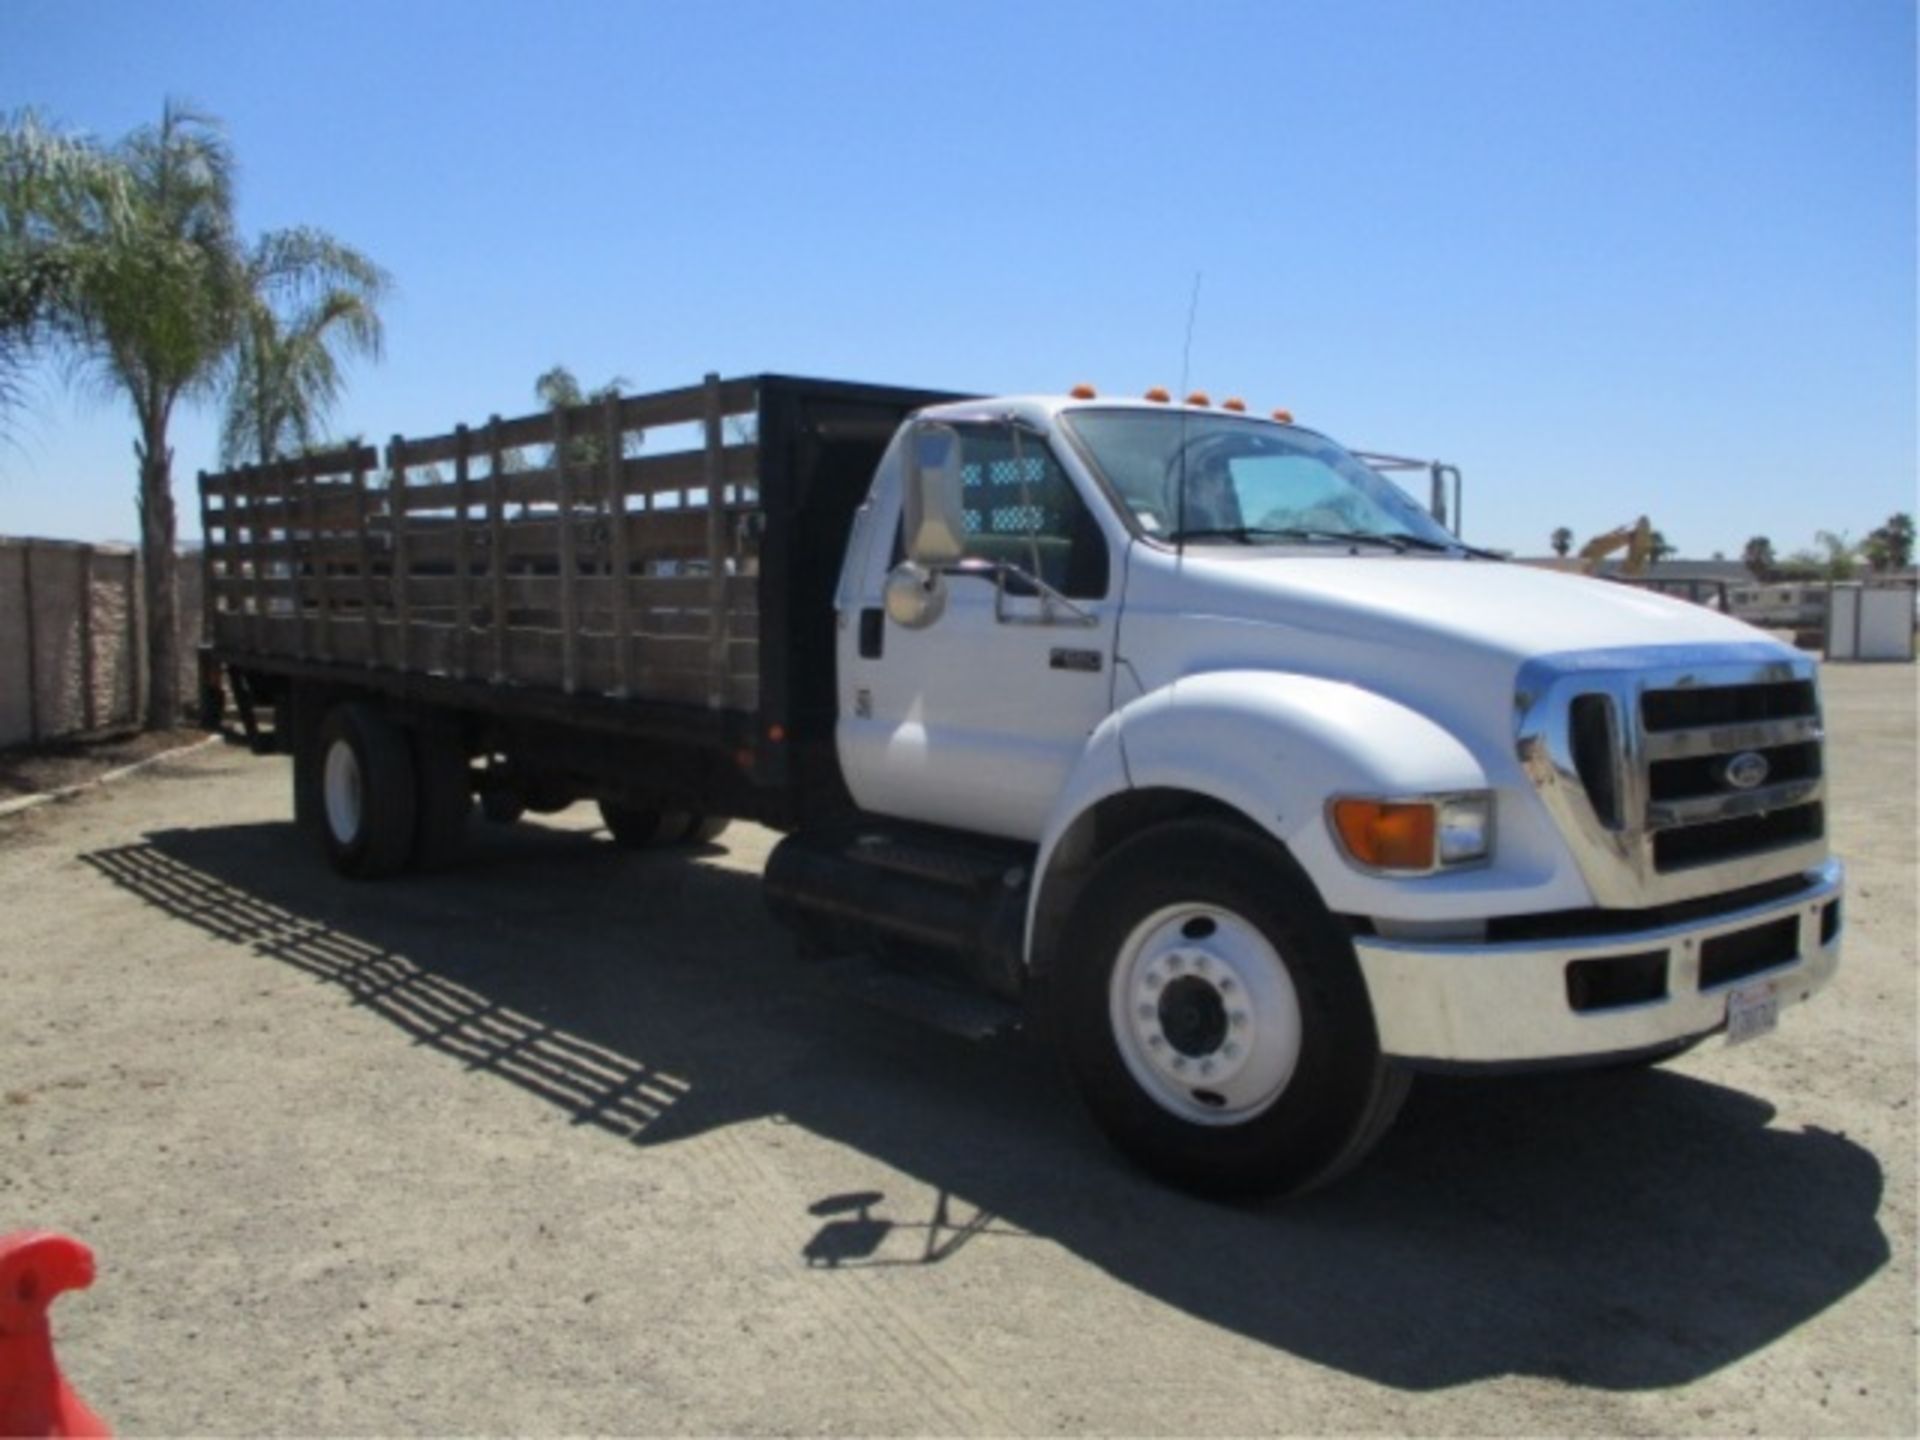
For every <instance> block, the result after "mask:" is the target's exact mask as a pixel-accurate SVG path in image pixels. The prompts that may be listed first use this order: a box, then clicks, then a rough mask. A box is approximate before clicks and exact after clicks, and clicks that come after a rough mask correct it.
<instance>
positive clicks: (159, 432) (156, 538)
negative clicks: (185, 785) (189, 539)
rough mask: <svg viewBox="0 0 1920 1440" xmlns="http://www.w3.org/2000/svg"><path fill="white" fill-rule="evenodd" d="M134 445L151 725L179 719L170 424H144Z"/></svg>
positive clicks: (163, 725) (156, 726) (159, 726)
mask: <svg viewBox="0 0 1920 1440" xmlns="http://www.w3.org/2000/svg"><path fill="white" fill-rule="evenodd" d="M141 428H142V431H143V438H142V439H141V440H140V441H139V442H137V443H136V444H135V445H134V447H133V449H134V454H136V455H137V456H138V457H139V459H140V551H141V555H142V558H143V559H144V560H145V562H146V563H145V565H144V566H143V567H142V568H143V570H144V571H145V575H146V593H145V599H146V604H147V728H148V729H150V730H160V729H165V728H166V727H168V726H172V725H178V724H179V723H180V612H179V603H178V602H179V598H180V597H179V590H178V587H177V586H176V585H175V583H174V581H175V576H174V572H175V570H176V569H177V568H178V566H177V564H176V555H177V547H176V544H175V525H174V513H173V452H172V451H171V450H169V449H168V448H167V435H166V426H165V424H164V422H162V423H161V424H159V425H154V424H147V425H143V426H142V427H141Z"/></svg>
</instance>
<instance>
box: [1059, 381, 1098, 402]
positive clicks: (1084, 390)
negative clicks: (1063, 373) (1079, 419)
mask: <svg viewBox="0 0 1920 1440" xmlns="http://www.w3.org/2000/svg"><path fill="white" fill-rule="evenodd" d="M1067 393H1068V394H1069V395H1071V396H1073V398H1074V399H1076V400H1093V399H1097V398H1098V397H1099V394H1100V392H1099V391H1098V390H1096V389H1094V388H1093V386H1091V385H1086V384H1081V385H1076V386H1074V387H1073V389H1071V390H1069V391H1068V392H1067Z"/></svg>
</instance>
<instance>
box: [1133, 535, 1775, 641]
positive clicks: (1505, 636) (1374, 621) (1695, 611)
mask: <svg viewBox="0 0 1920 1440" xmlns="http://www.w3.org/2000/svg"><path fill="white" fill-rule="evenodd" d="M1155 559H1157V560H1164V562H1165V564H1166V565H1167V566H1172V565H1174V564H1175V561H1174V559H1173V557H1171V556H1156V557H1155ZM1178 566H1179V569H1181V570H1183V571H1184V572H1185V578H1186V581H1187V582H1188V585H1189V586H1190V587H1191V590H1192V592H1194V593H1192V594H1191V599H1193V600H1195V601H1200V600H1202V599H1203V597H1204V599H1205V600H1207V601H1211V602H1213V605H1211V606H1210V605H1208V604H1205V603H1202V604H1198V605H1196V606H1195V607H1194V608H1196V609H1199V610H1202V611H1205V610H1208V609H1211V608H1213V607H1214V606H1217V607H1218V611H1219V613H1220V614H1221V615H1222V617H1223V618H1229V617H1230V618H1236V619H1246V620H1255V621H1266V622H1269V623H1272V624H1276V625H1280V626H1284V627H1287V628H1299V629H1302V630H1308V631H1317V630H1321V629H1332V630H1335V631H1339V632H1342V633H1344V634H1345V635H1347V636H1348V637H1349V638H1350V639H1351V638H1359V637H1358V636H1357V635H1356V634H1355V632H1356V631H1360V632H1365V633H1366V634H1367V636H1368V638H1374V639H1386V640H1390V639H1392V638H1393V637H1394V636H1396V635H1397V636H1399V637H1401V638H1403V639H1405V640H1412V639H1413V638H1414V637H1416V636H1425V637H1428V638H1429V639H1434V640H1439V639H1444V640H1448V641H1452V642H1455V643H1457V644H1459V645H1461V646H1463V647H1466V648H1471V649H1475V650H1481V651H1487V650H1493V651H1498V652H1501V653H1504V654H1505V655H1507V656H1509V657H1510V658H1512V659H1513V660H1514V661H1515V662H1516V663H1517V662H1519V661H1523V660H1527V659H1530V658H1532V657H1534V656H1536V655H1544V654H1550V653H1553V652H1557V651H1568V650H1606V649H1616V648H1625V647H1630V646H1631V647H1639V646H1648V645H1719V644H1735V645H1739V644H1752V643H1753V642H1754V641H1756V640H1765V639H1766V638H1767V637H1766V636H1765V635H1764V634H1762V633H1761V632H1759V631H1757V630H1755V629H1753V628H1752V627H1751V626H1749V625H1746V624H1744V623H1742V622H1741V621H1738V620H1734V619H1732V618H1731V617H1729V616H1726V615H1721V614H1719V613H1717V612H1716V611H1713V610H1709V609H1707V608H1706V607H1705V606H1703V605H1695V604H1692V603H1690V602H1688V601H1685V600H1676V599H1674V598H1672V597H1671V596H1666V595H1658V594H1655V593H1653V592H1651V591H1647V590H1638V589H1635V588H1634V587H1632V586H1630V585H1621V584H1618V583H1616V582H1614V581H1611V580H1595V579H1590V578H1588V577H1586V576H1583V575H1568V574H1566V573H1564V572H1561V571H1553V570H1541V569H1535V568H1534V567H1532V566H1527V565H1515V564H1509V563H1502V562H1498V561H1478V560H1456V559H1444V558H1426V557H1404V558H1402V557H1389V556H1361V557H1356V556H1346V555H1299V554H1294V555H1273V554H1271V553H1269V554H1266V555H1259V554H1257V553H1256V554H1252V555H1247V556H1245V557H1244V558H1242V557H1239V556H1234V555H1220V554H1219V553H1218V552H1217V551H1214V550H1211V549H1210V550H1209V551H1207V552H1204V553H1200V554H1196V552H1195V551H1194V550H1192V549H1189V550H1188V551H1187V552H1186V555H1185V557H1184V558H1183V559H1181V560H1180V561H1179V562H1178Z"/></svg>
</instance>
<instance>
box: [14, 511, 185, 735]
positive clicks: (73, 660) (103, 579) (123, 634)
mask: <svg viewBox="0 0 1920 1440" xmlns="http://www.w3.org/2000/svg"><path fill="white" fill-rule="evenodd" d="M178 573H179V581H178V583H179V587H180V611H179V613H180V625H181V632H182V633H181V637H180V638H181V664H182V671H183V675H182V681H181V692H180V693H181V695H182V697H183V698H184V700H185V702H186V703H188V704H191V703H192V701H193V699H194V697H195V695H196V693H197V690H198V682H197V679H196V678H195V677H196V673H197V672H196V668H195V657H194V651H195V649H196V648H197V647H198V645H199V643H200V599H199V596H200V565H199V557H198V556H197V555H183V556H181V559H180V566H179V572H178ZM144 616H145V607H144V606H143V605H142V604H141V601H140V557H139V554H138V552H136V551H135V550H133V549H132V548H130V547H128V546H125V545H82V544H77V543H75V542H73V541H69V540H20V539H9V538H7V537H4V536H0V748H5V747H6V746H9V745H23V744H28V743H32V742H35V741H42V740H57V739H61V738H64V737H67V736H81V735H96V734H104V733H107V732H109V731H114V730H127V729H132V728H135V727H137V726H138V725H139V724H140V722H141V718H142V712H143V709H144V706H145V703H146V673H145V660H146V653H147V647H146V639H145V636H144V634H143V629H142V627H143V625H144Z"/></svg>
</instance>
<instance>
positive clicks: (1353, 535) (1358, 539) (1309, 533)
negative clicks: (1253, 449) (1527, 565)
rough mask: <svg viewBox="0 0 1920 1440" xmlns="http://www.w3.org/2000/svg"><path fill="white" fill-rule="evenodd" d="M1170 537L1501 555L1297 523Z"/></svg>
mask: <svg viewBox="0 0 1920 1440" xmlns="http://www.w3.org/2000/svg"><path fill="white" fill-rule="evenodd" d="M1167 539H1169V540H1171V541H1173V542H1175V543H1178V542H1180V541H1183V540H1237V541H1239V542H1240V543H1241V544H1242V545H1257V544H1259V543H1260V542H1261V541H1263V540H1307V541H1314V542H1319V543H1323V544H1329V545H1379V546H1384V547H1385V548H1386V549H1388V550H1391V551H1393V552H1394V553H1395V554H1396V555H1404V554H1406V553H1407V551H1409V550H1430V551H1434V552H1436V553H1440V554H1452V553H1453V552H1454V551H1456V550H1461V551H1465V552H1466V553H1467V554H1469V555H1475V556H1478V557H1479V558H1481V559H1483V560H1498V559H1500V558H1501V557H1500V556H1499V555H1497V554H1495V553H1494V552H1493V551H1491V550H1480V549H1476V548H1475V547H1474V546H1472V545H1468V544H1465V543H1463V542H1462V541H1459V540H1452V541H1447V540H1429V539H1427V538H1426V536H1424V535H1407V534H1398V533H1396V534H1392V535H1387V534H1382V533H1381V532H1379V531H1377V530H1315V529H1309V528H1305V527H1301V526H1295V525H1287V526H1278V527H1276V526H1268V525H1215V526H1207V527H1204V528H1200V529H1194V530H1176V531H1175V532H1174V533H1173V534H1172V535H1169V536H1168V537H1167Z"/></svg>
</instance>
